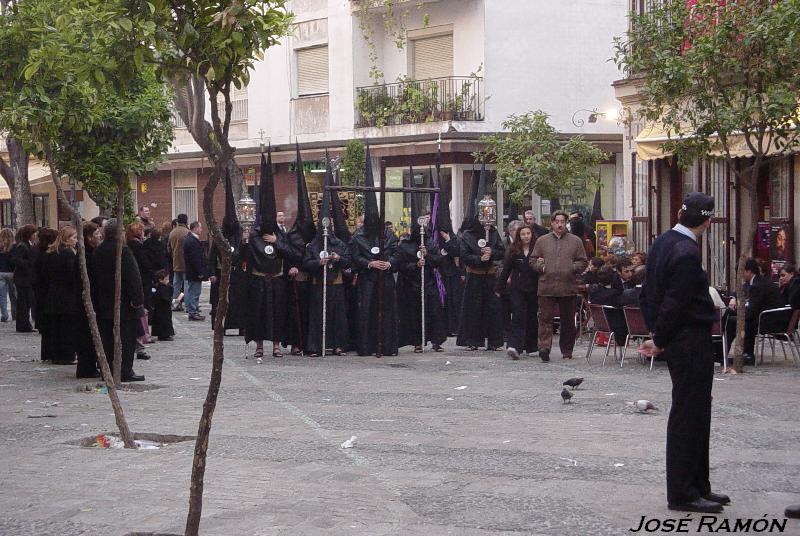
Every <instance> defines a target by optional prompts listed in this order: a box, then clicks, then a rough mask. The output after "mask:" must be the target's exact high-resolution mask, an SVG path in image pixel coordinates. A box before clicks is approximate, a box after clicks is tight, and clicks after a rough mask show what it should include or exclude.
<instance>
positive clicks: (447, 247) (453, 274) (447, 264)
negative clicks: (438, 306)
mask: <svg viewBox="0 0 800 536" xmlns="http://www.w3.org/2000/svg"><path fill="white" fill-rule="evenodd" d="M460 244H461V242H460V239H459V238H458V236H456V235H455V233H452V234H450V240H448V241H447V242H445V241H444V239H441V238H440V240H439V254H440V255H441V257H442V260H441V262H440V263H439V266H438V268H437V270H438V271H439V274H440V275H441V277H442V282H443V283H444V289H445V305H444V307H445V314H446V315H447V334H448V335H451V336H452V335H455V334H456V333H458V322H459V320H460V316H461V299H462V298H463V297H464V270H463V267H462V266H460V262H459V261H460V259H459V255H460V254H461V251H460V250H461V246H460Z"/></svg>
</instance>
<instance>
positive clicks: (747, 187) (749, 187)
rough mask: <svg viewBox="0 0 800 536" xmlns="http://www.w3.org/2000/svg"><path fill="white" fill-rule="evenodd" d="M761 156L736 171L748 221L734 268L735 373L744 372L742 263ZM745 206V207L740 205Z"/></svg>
mask: <svg viewBox="0 0 800 536" xmlns="http://www.w3.org/2000/svg"><path fill="white" fill-rule="evenodd" d="M763 161H764V159H763V157H760V156H757V157H755V159H754V161H753V166H752V167H751V168H750V170H749V171H747V172H739V173H737V178H738V179H739V188H740V189H741V190H743V191H744V192H746V193H747V197H748V199H747V202H748V203H749V206H748V207H746V208H747V209H748V210H739V214H740V215H742V216H743V215H748V217H749V218H750V221H749V222H748V221H744V222H742V229H744V231H743V232H742V236H741V237H739V239H740V240H741V243H740V244H739V266H738V267H737V269H736V347H735V348H734V352H733V370H734V372H735V373H741V372H744V331H745V314H746V310H745V304H746V303H747V300H746V299H745V296H744V263H745V261H746V260H747V259H748V258H749V257H750V256H752V254H753V242H754V241H755V236H756V225H757V224H758V219H759V218H758V199H757V196H758V172H759V169H760V168H761V164H762V162H763ZM740 208H745V207H740Z"/></svg>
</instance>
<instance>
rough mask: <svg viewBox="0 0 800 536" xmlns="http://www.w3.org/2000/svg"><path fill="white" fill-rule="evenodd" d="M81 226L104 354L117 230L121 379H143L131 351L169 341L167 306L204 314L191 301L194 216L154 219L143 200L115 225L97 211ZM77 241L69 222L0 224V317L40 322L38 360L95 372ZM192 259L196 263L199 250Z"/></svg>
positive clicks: (194, 298)
mask: <svg viewBox="0 0 800 536" xmlns="http://www.w3.org/2000/svg"><path fill="white" fill-rule="evenodd" d="M82 231H83V244H84V247H85V251H86V271H87V275H88V279H89V282H90V288H91V294H90V299H91V301H92V304H93V307H94V310H95V313H96V317H97V324H98V328H99V332H100V338H101V340H102V346H103V350H104V353H105V354H106V356H107V357H108V358H109V360H111V358H112V356H113V347H114V321H113V319H114V307H115V304H116V303H117V302H116V300H115V299H114V296H115V273H116V253H117V245H118V241H117V236H118V233H121V236H122V242H123V243H122V244H121V248H122V260H121V271H120V273H121V276H120V280H121V298H120V301H119V309H120V313H119V314H120V337H119V338H120V341H121V345H122V358H123V359H122V379H123V381H141V380H144V376H142V375H139V374H136V373H135V372H134V370H133V361H134V358H137V359H141V360H147V359H150V355H149V354H148V353H147V345H149V344H151V343H153V342H155V341H156V340H159V341H171V340H173V337H174V334H175V332H174V328H173V325H172V310H173V308H174V309H176V310H178V309H182V307H183V306H182V303H184V302H185V303H186V307H187V310H188V312H189V318H190V319H192V320H202V319H203V317H202V316H201V315H200V314H199V306H198V300H199V295H200V285H201V281H202V279H203V277H204V275H203V274H202V273H197V269H198V268H197V266H198V264H197V262H196V261H195V259H194V256H195V254H196V253H198V252H200V254H201V255H202V247H201V245H200V241H199V233H200V231H201V227H200V224H199V223H197V222H194V223H192V224H191V225H189V224H188V218H187V216H186V215H185V214H181V215H179V216H178V218H176V219H175V220H173V221H172V222H167V223H166V224H164V225H162V226H160V227H159V226H156V225H155V224H154V223H153V222H152V220H151V219H150V212H149V207H146V206H144V207H141V208H140V209H139V213H138V215H137V217H136V219H135V221H133V222H132V223H130V224H128V225H127V226H125V227H124V228H123V229H120V226H119V223H118V221H117V220H116V219H108V218H105V217H97V218H94V219H93V220H91V221H87V222H84V223H83V224H82ZM77 242H78V233H77V230H76V229H75V228H74V227H73V226H71V225H66V226H63V227H61V228H60V229H59V230H55V229H50V228H46V227H43V228H37V227H36V226H34V225H24V226H22V227H20V228H19V229H18V230H17V231H16V233H14V232H13V231H12V230H11V229H2V230H0V321H2V322H8V321H9V320H14V321H15V322H16V331H17V332H20V333H30V332H33V331H38V333H39V335H40V337H41V359H42V360H45V361H51V362H52V363H54V364H69V365H72V364H75V365H77V372H76V373H77V377H79V378H94V377H99V376H100V374H99V371H98V368H97V359H96V352H95V346H94V342H93V338H92V335H91V332H90V328H89V322H88V319H87V315H86V312H85V307H84V301H83V288H84V285H83V279H82V275H81V267H80V263H79V257H78V247H77V245H78V244H77ZM199 262H200V265H199V266H204V261H203V260H202V259H201V260H200V261H199ZM201 270H202V269H201ZM173 281H174V283H175V285H174V289H173ZM9 305H10V308H9ZM9 309H10V310H9ZM9 313H10V314H9Z"/></svg>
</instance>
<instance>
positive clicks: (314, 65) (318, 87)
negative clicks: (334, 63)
mask: <svg viewBox="0 0 800 536" xmlns="http://www.w3.org/2000/svg"><path fill="white" fill-rule="evenodd" d="M327 92H328V47H327V46H323V47H314V48H303V49H300V50H297V95H298V96H299V97H302V96H305V95H320V94H323V93H327Z"/></svg>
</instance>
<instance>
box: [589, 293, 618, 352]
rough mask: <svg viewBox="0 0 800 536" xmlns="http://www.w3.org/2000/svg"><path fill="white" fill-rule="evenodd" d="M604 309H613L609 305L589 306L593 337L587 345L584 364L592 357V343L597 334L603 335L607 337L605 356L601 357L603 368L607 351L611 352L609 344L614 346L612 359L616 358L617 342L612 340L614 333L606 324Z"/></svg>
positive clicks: (606, 318)
mask: <svg viewBox="0 0 800 536" xmlns="http://www.w3.org/2000/svg"><path fill="white" fill-rule="evenodd" d="M606 309H614V308H613V307H611V306H610V305H597V304H594V303H590V304H589V311H591V313H592V320H593V321H594V328H595V330H594V335H592V342H590V343H589V351H588V352H586V362H587V363H589V360H590V359H591V357H592V350H594V343H595V341H596V340H597V334H598V333H605V334H606V335H608V344H607V346H606V354H605V355H604V356H603V366H604V367H605V366H606V358H608V351H609V350H611V344H612V343H613V344H614V357H616V356H617V348H618V345H617V341H616V339H614V331H613V330H612V329H611V326H610V325H609V323H608V317H606Z"/></svg>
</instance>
